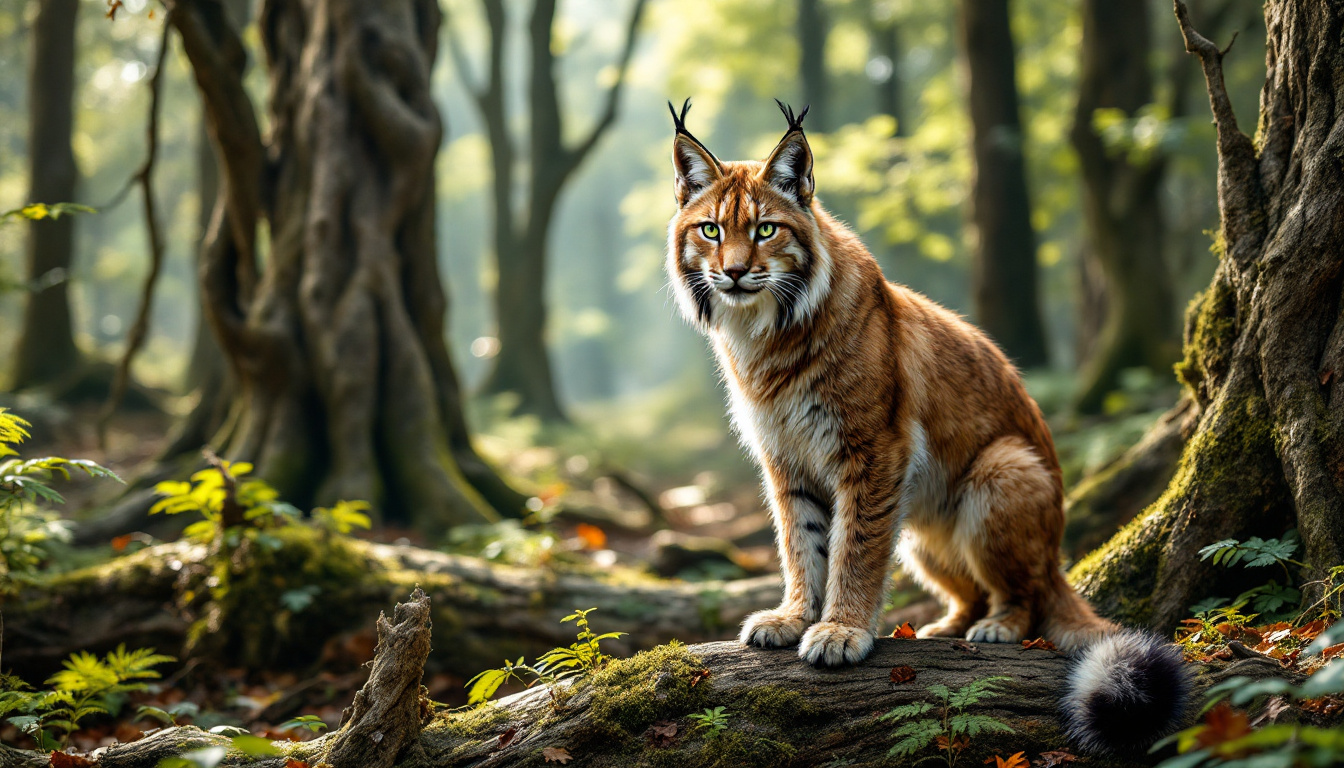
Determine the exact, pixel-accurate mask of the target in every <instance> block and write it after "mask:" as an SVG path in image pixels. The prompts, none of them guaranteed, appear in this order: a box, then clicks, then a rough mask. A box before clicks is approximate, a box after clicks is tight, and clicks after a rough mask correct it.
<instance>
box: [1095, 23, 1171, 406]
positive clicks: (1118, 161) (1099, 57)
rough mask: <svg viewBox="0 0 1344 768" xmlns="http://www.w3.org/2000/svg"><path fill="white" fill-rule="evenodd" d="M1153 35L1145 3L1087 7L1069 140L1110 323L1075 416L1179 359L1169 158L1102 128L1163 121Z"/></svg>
mask: <svg viewBox="0 0 1344 768" xmlns="http://www.w3.org/2000/svg"><path fill="white" fill-rule="evenodd" d="M1150 27H1151V25H1150V22H1149V3H1147V2H1145V0H1121V1H1120V2H1107V1H1105V0H1085V2H1084V3H1083V45H1082V46H1081V49H1080V50H1081V53H1082V66H1081V72H1082V76H1081V79H1080V80H1079V83H1078V106H1077V109H1076V111H1075V113H1074V123H1073V129H1072V131H1071V133H1070V138H1071V139H1072V143H1073V146H1074V148H1075V149H1076V150H1077V152H1078V159H1079V164H1080V166H1081V169H1082V179H1083V212H1084V220H1085V221H1086V224H1087V248H1086V249H1085V251H1084V258H1085V259H1088V260H1091V261H1093V262H1094V263H1095V265H1096V268H1094V269H1093V273H1095V274H1098V275H1100V276H1101V279H1102V283H1103V285H1102V286H1101V287H1102V290H1101V291H1099V292H1098V293H1099V295H1098V296H1096V298H1095V299H1094V301H1098V300H1099V302H1100V303H1101V304H1102V312H1101V313H1100V314H1102V315H1103V316H1104V318H1105V319H1104V320H1103V322H1102V324H1101V326H1100V328H1099V334H1098V336H1097V337H1096V338H1094V339H1092V346H1093V349H1092V350H1091V354H1090V356H1089V357H1088V358H1087V362H1086V366H1085V368H1084V369H1083V375H1082V381H1080V383H1079V387H1078V393H1079V394H1078V397H1077V404H1078V408H1079V409H1080V410H1082V411H1085V412H1093V411H1097V410H1099V409H1100V408H1101V405H1102V401H1103V399H1104V398H1105V396H1106V394H1107V393H1108V392H1110V391H1112V390H1114V389H1116V388H1117V387H1118V386H1119V383H1120V382H1119V377H1120V372H1121V371H1122V370H1124V369H1125V368H1133V367H1139V366H1144V367H1148V368H1151V369H1153V370H1155V371H1156V370H1165V369H1166V368H1167V366H1169V365H1171V363H1173V362H1174V361H1175V359H1176V357H1177V354H1178V353H1177V348H1178V341H1177V338H1176V320H1175V303H1174V301H1175V300H1174V298H1173V296H1172V290H1173V288H1172V280H1171V275H1170V271H1169V270H1168V268H1167V262H1166V260H1165V259H1164V257H1163V251H1164V250H1165V247H1164V246H1165V235H1166V233H1165V226H1164V224H1163V219H1164V216H1163V201H1162V194H1161V192H1162V189H1161V186H1162V182H1163V179H1164V177H1165V173H1166V165H1167V155H1166V152H1165V151H1164V150H1162V149H1161V148H1158V147H1154V146H1151V145H1146V146H1145V145H1141V146H1135V145H1134V144H1133V142H1125V141H1123V140H1121V141H1115V142H1111V143H1110V144H1109V145H1108V143H1107V142H1106V141H1105V140H1104V139H1103V137H1102V130H1103V129H1102V127H1101V123H1102V122H1103V121H1106V122H1109V123H1110V124H1111V125H1112V126H1113V127H1115V128H1120V129H1121V131H1122V132H1123V131H1124V128H1125V127H1126V126H1124V125H1123V122H1122V121H1138V120H1144V121H1146V122H1147V123H1149V124H1155V123H1157V121H1158V120H1160V119H1161V116H1160V115H1157V114H1153V111H1154V110H1153V108H1154V107H1156V106H1157V105H1156V104H1154V103H1153V102H1154V96H1153V78H1152V74H1151V72H1150V67H1151V65H1150V59H1151V57H1152V44H1151V42H1150V39H1151V36H1152V35H1151V29H1150ZM1145 109H1146V110H1147V112H1148V114H1144V112H1145ZM1103 110H1104V112H1103ZM1116 123H1121V124H1120V125H1116ZM1084 301H1087V297H1085V298H1084Z"/></svg>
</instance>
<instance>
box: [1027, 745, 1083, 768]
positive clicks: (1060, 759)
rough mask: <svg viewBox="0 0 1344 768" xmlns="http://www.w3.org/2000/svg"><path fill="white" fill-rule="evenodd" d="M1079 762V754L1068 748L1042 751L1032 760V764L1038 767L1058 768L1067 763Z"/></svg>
mask: <svg viewBox="0 0 1344 768" xmlns="http://www.w3.org/2000/svg"><path fill="white" fill-rule="evenodd" d="M1076 762H1078V756H1077V755H1075V754H1073V753H1072V752H1070V751H1068V750H1067V749H1056V750H1052V751H1050V752H1042V753H1041V754H1040V755H1038V756H1037V757H1036V759H1035V760H1033V761H1031V764H1032V765H1034V766H1036V767H1037V768H1058V766H1061V765H1065V764H1067V763H1076Z"/></svg>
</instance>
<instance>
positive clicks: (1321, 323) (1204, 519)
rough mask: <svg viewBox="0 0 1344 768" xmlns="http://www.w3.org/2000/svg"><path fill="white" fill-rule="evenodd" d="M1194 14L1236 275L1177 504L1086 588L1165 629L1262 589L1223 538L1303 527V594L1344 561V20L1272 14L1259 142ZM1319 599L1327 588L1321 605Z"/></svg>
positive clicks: (1189, 371)
mask: <svg viewBox="0 0 1344 768" xmlns="http://www.w3.org/2000/svg"><path fill="white" fill-rule="evenodd" d="M1176 11H1177V16H1178V18H1179V20H1180V23H1181V28H1182V32H1183V33H1184V36H1185V40H1186V47H1187V50H1189V51H1190V52H1192V53H1195V54H1197V55H1198V56H1199V58H1200V61H1201V63H1202V64H1203V68H1204V74H1205V78H1206V80H1207V84H1208V90H1209V99H1210V103H1211V105H1212V108H1213V116H1214V121H1215V123H1216V126H1217V136H1218V139H1217V140H1218V158H1219V165H1218V199H1219V207H1220V210H1221V212H1222V227H1221V229H1220V231H1219V235H1218V251H1219V254H1220V262H1219V265H1218V270H1217V272H1216V273H1215V275H1214V277H1213V280H1212V282H1211V283H1210V285H1209V287H1208V289H1207V290H1206V291H1205V292H1204V293H1203V294H1202V296H1201V297H1200V298H1199V299H1198V301H1197V302H1196V303H1195V304H1194V305H1193V306H1192V308H1191V311H1190V314H1189V316H1188V318H1187V322H1186V330H1185V358H1184V360H1183V361H1182V362H1181V363H1180V364H1179V365H1178V373H1179V375H1180V378H1181V380H1182V381H1183V382H1184V383H1185V385H1186V387H1187V390H1188V391H1189V393H1190V395H1191V397H1193V398H1194V400H1195V403H1196V405H1197V407H1198V409H1199V410H1198V421H1197V423H1196V425H1195V427H1194V431H1193V433H1192V434H1191V436H1190V439H1189V440H1188V441H1187V442H1186V444H1185V448H1184V451H1183V454H1182V457H1181V463H1180V466H1179V468H1178V469H1177V471H1176V474H1175V476H1174V477H1173V478H1172V480H1171V482H1170V484H1169V485H1168V486H1167V489H1166V492H1165V493H1164V494H1163V495H1162V497H1161V498H1160V499H1159V500H1158V501H1157V502H1156V503H1154V504H1153V505H1152V506H1151V507H1149V508H1148V509H1147V510H1146V511H1145V512H1144V513H1143V514H1142V515H1140V516H1139V517H1138V518H1137V519H1135V520H1134V521H1133V522H1132V523H1130V524H1129V525H1128V526H1126V527H1125V529H1124V530H1122V531H1121V532H1120V533H1119V534H1117V535H1116V536H1115V538H1113V539H1112V540H1111V541H1110V542H1109V543H1108V544H1107V545H1106V546H1105V547H1103V548H1102V549H1100V550H1098V551H1097V552H1095V553H1093V554H1092V555H1090V556H1089V557H1088V558H1087V559H1085V560H1084V561H1082V562H1081V563H1079V564H1078V566H1076V567H1075V569H1074V571H1073V573H1072V574H1071V575H1072V578H1073V580H1074V581H1075V583H1077V584H1079V585H1080V586H1081V588H1082V589H1083V591H1084V593H1085V594H1086V595H1087V596H1088V597H1089V598H1090V599H1092V600H1093V601H1095V602H1096V603H1097V604H1098V605H1099V607H1100V608H1101V609H1102V611H1103V612H1104V613H1107V614H1109V615H1111V616H1113V617H1116V618H1119V619H1122V620H1126V621H1129V622H1134V623H1141V624H1147V625H1149V626H1153V627H1157V628H1160V629H1169V628H1171V627H1172V626H1174V625H1175V624H1176V622H1177V621H1179V620H1180V619H1182V618H1184V617H1185V616H1187V615H1189V613H1188V612H1189V610H1190V606H1191V605H1193V604H1194V603H1195V602H1196V601H1198V600H1200V599H1201V598H1204V597H1207V596H1209V595H1210V594H1211V593H1212V594H1219V595H1224V596H1230V594H1229V593H1231V594H1235V593H1236V592H1237V591H1238V587H1240V586H1244V585H1242V584H1238V583H1237V581H1236V580H1235V578H1231V579H1230V578H1229V577H1235V576H1236V575H1237V572H1236V571H1228V570H1227V569H1226V568H1222V567H1220V566H1216V565H1214V564H1213V563H1212V562H1203V561H1201V560H1200V557H1199V555H1198V552H1199V550H1200V548H1202V547H1204V546H1206V545H1209V544H1212V543H1213V542H1215V541H1218V540H1221V539H1226V538H1237V539H1245V538H1247V537H1249V536H1255V535H1258V536H1262V537H1275V536H1279V535H1281V534H1282V533H1284V531H1285V530H1287V529H1289V528H1294V527H1296V528H1297V529H1298V530H1299V531H1300V534H1301V538H1302V542H1303V547H1304V556H1303V560H1304V561H1305V563H1306V567H1305V568H1303V569H1302V571H1301V573H1300V574H1299V576H1300V577H1301V578H1302V579H1303V581H1307V582H1310V581H1313V580H1318V579H1321V578H1323V577H1324V575H1325V571H1326V570H1328V569H1329V568H1330V567H1331V566H1334V565H1338V564H1340V563H1344V480H1341V478H1344V472H1341V469H1342V467H1341V463H1340V457H1341V456H1344V444H1341V443H1342V442H1344V399H1341V398H1340V397H1339V396H1338V394H1339V393H1338V392H1337V389H1338V387H1339V386H1341V381H1340V372H1341V371H1344V315H1340V313H1339V307H1340V305H1341V288H1344V188H1341V187H1340V185H1339V183H1338V179H1339V174H1340V171H1341V168H1340V158H1341V157H1344V134H1341V132H1340V131H1339V130H1338V126H1339V124H1340V122H1341V120H1344V110H1341V107H1340V105H1341V104H1344V84H1341V81H1340V80H1339V79H1338V78H1336V77H1334V76H1333V73H1335V72H1338V71H1340V69H1341V68H1344V50H1341V49H1340V47H1339V46H1338V45H1336V44H1335V41H1337V40H1338V39H1339V36H1340V34H1341V33H1344V10H1341V9H1340V8H1339V7H1337V6H1335V5H1333V4H1330V3H1325V2H1320V1H1319V0H1312V1H1310V2H1295V1H1294V0H1270V1H1269V2H1267V3H1266V4H1265V7H1264V12H1265V21H1266V27H1267V30H1268V59H1267V61H1268V63H1269V71H1268V77H1267V82H1266V83H1265V87H1264V90H1263V92H1262V96H1261V107H1260V121H1259V136H1258V140H1257V141H1255V142H1253V141H1252V140H1251V138H1250V137H1248V136H1246V135H1245V134H1243V133H1242V132H1241V131H1240V130H1239V129H1238V127H1237V121H1236V117H1235V114H1234V113H1233V110H1232V105H1231V102H1230V100H1229V98H1228V92H1227V89H1226V87H1225V85H1224V80H1223V58H1224V55H1225V54H1226V53H1227V50H1226V49H1223V50H1219V48H1218V47H1217V46H1216V45H1215V44H1214V43H1212V42H1210V41H1209V40H1208V39H1207V38H1205V37H1203V36H1202V35H1200V34H1199V33H1198V32H1197V31H1195V29H1194V28H1193V27H1192V26H1191V24H1190V20H1189V16H1188V13H1187V11H1186V9H1185V6H1184V5H1183V4H1182V3H1181V2H1179V0H1177V2H1176ZM1248 575H1249V576H1250V578H1255V576H1253V575H1250V574H1248ZM1313 592H1316V593H1319V584H1318V585H1317V586H1316V588H1314V589H1308V590H1307V599H1308V600H1311V599H1312V598H1313V596H1314V595H1313ZM1315 596H1318V594H1317V595H1315Z"/></svg>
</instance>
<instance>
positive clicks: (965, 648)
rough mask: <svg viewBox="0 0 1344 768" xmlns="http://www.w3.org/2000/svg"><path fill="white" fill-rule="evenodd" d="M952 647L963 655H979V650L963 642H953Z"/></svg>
mask: <svg viewBox="0 0 1344 768" xmlns="http://www.w3.org/2000/svg"><path fill="white" fill-rule="evenodd" d="M952 647H953V648H956V649H957V650H958V651H961V652H963V653H979V652H980V649H979V648H976V647H975V646H974V645H971V644H970V643H968V642H966V641H965V640H953V641H952Z"/></svg>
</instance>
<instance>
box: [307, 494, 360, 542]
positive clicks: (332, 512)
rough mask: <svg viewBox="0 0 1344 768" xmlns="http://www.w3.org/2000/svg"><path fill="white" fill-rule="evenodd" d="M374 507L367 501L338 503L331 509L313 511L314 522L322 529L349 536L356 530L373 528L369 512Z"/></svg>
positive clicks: (321, 508) (324, 508) (319, 508)
mask: <svg viewBox="0 0 1344 768" xmlns="http://www.w3.org/2000/svg"><path fill="white" fill-rule="evenodd" d="M372 508H373V505H371V504H369V502H367V501H338V502H336V504H335V505H334V506H332V507H331V508H330V509H327V508H326V507H318V508H317V509H314V510H313V520H314V521H315V522H316V523H317V524H318V525H319V526H320V527H322V528H324V529H326V530H328V531H330V532H332V533H339V534H340V535H342V536H348V535H350V534H351V533H353V532H354V530H355V529H356V528H364V529H366V530H367V529H368V528H371V527H372V526H373V520H371V519H370V518H369V516H368V514H367V512H368V511H369V510H370V509H372Z"/></svg>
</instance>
